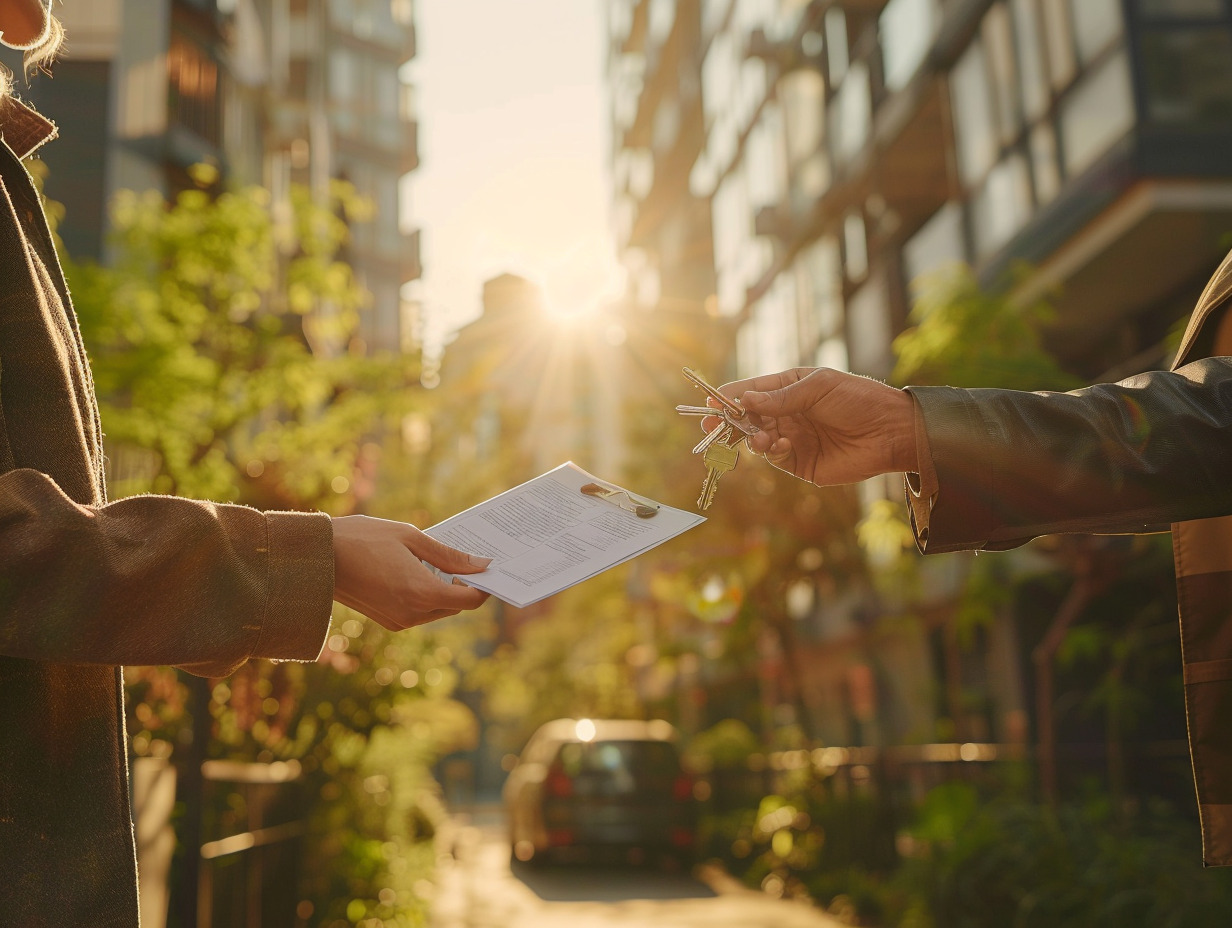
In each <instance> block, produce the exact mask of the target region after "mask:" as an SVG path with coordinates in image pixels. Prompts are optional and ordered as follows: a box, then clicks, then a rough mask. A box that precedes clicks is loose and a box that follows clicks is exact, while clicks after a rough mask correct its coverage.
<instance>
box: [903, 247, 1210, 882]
mask: <svg viewBox="0 0 1232 928" xmlns="http://www.w3.org/2000/svg"><path fill="white" fill-rule="evenodd" d="M1230 302H1232V255H1229V256H1228V257H1227V258H1225V259H1224V261H1223V263H1222V264H1221V265H1220V267H1219V268H1218V270H1216V272H1215V274H1214V275H1213V276H1212V278H1211V280H1210V283H1209V284H1208V285H1207V287H1206V290H1205V291H1204V292H1203V294H1202V296H1201V298H1200V299H1199V301H1198V305H1197V307H1196V308H1195V309H1194V312H1193V315H1192V316H1191V318H1190V321H1189V327H1188V329H1187V331H1186V333H1185V336H1184V340H1183V342H1182V345H1181V348H1180V351H1179V352H1178V354H1177V358H1176V361H1175V362H1174V364H1173V367H1172V369H1171V370H1170V371H1151V372H1148V373H1145V374H1139V375H1137V376H1134V377H1130V378H1128V379H1126V380H1123V381H1121V382H1120V383H1117V384H1098V385H1096V386H1092V387H1087V388H1085V389H1082V390H1075V391H1072V392H1070V393H1027V392H1021V391H1014V390H960V389H955V388H952V387H911V388H910V391H911V394H912V395H913V396H914V397H915V399H916V402H917V409H918V410H919V412H920V413H921V420H922V424H923V432H924V436H923V437H924V439H925V442H926V444H927V446H928V448H929V449H930V454H929V455H927V456H926V457H927V458H929V459H930V461H931V465H932V468H933V469H934V471H935V474H925V475H923V476H922V478H921V483H920V484H919V485H916V484H915V482H914V480H913V479H912V480H909V484H908V502H909V503H910V504H911V510H912V522H913V525H914V528H915V531H916V540H917V544H918V545H919V546H920V548H921V550H923V551H925V552H926V553H934V552H941V551H957V550H972V549H985V550H997V549H1005V548H1012V547H1014V546H1016V545H1020V544H1022V543H1024V542H1025V541H1027V540H1029V539H1031V538H1034V537H1036V536H1039V535H1047V534H1053V533H1059V532H1091V533H1135V532H1149V531H1157V530H1164V529H1167V528H1168V527H1169V526H1171V530H1172V537H1173V550H1174V553H1175V562H1176V576H1177V594H1178V598H1179V602H1180V625H1181V645H1182V650H1183V655H1184V680H1185V704H1186V713H1187V716H1188V721H1189V748H1190V756H1191V759H1192V761H1193V770H1194V780H1195V783H1196V787H1197V796H1198V807H1199V813H1200V816H1201V820H1202V840H1203V859H1204V861H1205V862H1206V863H1207V864H1208V865H1210V866H1229V865H1232V479H1229V475H1232V331H1229V330H1228V327H1227V326H1226V325H1225V324H1224V323H1225V322H1228V321H1229V318H1232V317H1228V314H1227V313H1226V312H1225V311H1226V310H1227V308H1228V305H1229V303H1230ZM927 467H928V461H926V462H924V463H922V464H921V468H922V469H925V470H926V469H927Z"/></svg>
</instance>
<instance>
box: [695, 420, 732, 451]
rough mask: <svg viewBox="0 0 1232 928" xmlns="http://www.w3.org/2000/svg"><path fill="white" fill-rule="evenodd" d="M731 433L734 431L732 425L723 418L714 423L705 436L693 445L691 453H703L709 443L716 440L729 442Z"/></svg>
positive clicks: (711, 443)
mask: <svg viewBox="0 0 1232 928" xmlns="http://www.w3.org/2000/svg"><path fill="white" fill-rule="evenodd" d="M733 434H735V433H734V432H733V431H732V427H731V426H730V425H729V424H728V423H727V421H726V420H724V421H722V422H720V423H719V424H718V425H716V426H715V427H714V428H712V429H711V430H710V431H709V432H707V433H706V437H705V438H703V439H702V440H701V441H699V442H698V443H697V444H696V445H694V446H693V453H694V454H702V453H704V452H705V450H706V449H707V448H709V447H710V446H711V445H713V444H714V443H715V442H716V441H717V442H722V443H724V444H730V443H731V437H732V435H733Z"/></svg>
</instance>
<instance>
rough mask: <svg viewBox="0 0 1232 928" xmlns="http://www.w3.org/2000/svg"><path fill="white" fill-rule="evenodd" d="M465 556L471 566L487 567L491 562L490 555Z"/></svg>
mask: <svg viewBox="0 0 1232 928" xmlns="http://www.w3.org/2000/svg"><path fill="white" fill-rule="evenodd" d="M467 558H468V559H469V560H470V562H471V566H472V567H487V566H488V565H489V564H491V563H492V559H491V558H490V557H480V556H479V555H477V554H468V555H467Z"/></svg>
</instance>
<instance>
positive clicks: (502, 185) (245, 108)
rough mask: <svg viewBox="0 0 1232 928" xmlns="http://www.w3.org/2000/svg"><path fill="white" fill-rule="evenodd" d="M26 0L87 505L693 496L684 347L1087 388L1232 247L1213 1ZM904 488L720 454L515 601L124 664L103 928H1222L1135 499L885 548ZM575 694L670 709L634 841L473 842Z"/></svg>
mask: <svg viewBox="0 0 1232 928" xmlns="http://www.w3.org/2000/svg"><path fill="white" fill-rule="evenodd" d="M56 12H57V14H58V15H60V16H61V17H62V19H63V21H64V23H65V26H66V29H67V33H68V45H67V51H66V54H65V55H64V57H63V59H62V60H61V61H60V62H59V63H58V64H56V66H55V68H54V76H53V77H51V78H48V77H47V76H45V75H39V76H36V77H35V78H34V79H33V80H32V81H31V82H30V83H29V85H28V86H25V85H22V84H21V82H20V81H19V88H20V93H21V95H22V96H23V97H24V98H26V99H28V100H29V101H31V102H33V103H34V104H35V105H36V106H37V107H39V108H40V110H41V111H42V112H44V113H45V114H46V115H47V116H49V117H50V118H52V119H53V120H55V121H56V122H57V123H58V124H59V126H60V132H61V138H60V139H59V140H58V141H56V142H54V143H53V144H51V145H49V146H47V147H46V148H45V149H43V150H42V151H41V152H40V154H39V156H38V158H39V160H37V161H34V162H31V170H32V171H33V172H34V173H35V174H36V176H37V177H38V178H39V179H40V180H41V182H42V183H43V185H44V191H45V195H46V198H47V201H48V208H49V213H50V215H51V217H52V219H53V222H54V223H55V226H56V231H57V233H58V235H59V237H60V242H61V245H62V256H63V260H64V263H65V266H66V269H67V272H68V274H69V277H70V281H71V284H72V286H73V292H74V297H75V302H76V307H77V311H78V314H79V316H80V318H81V324H82V328H83V334H84V336H85V338H86V341H87V344H88V346H89V348H90V350H91V357H92V360H93V367H94V375H95V381H96V386H97V389H98V392H99V396H100V401H101V405H102V407H103V418H104V428H105V430H106V432H107V434H108V436H109V440H110V446H109V456H110V460H109V467H110V471H109V479H110V482H111V492H112V495H113V496H120V495H125V494H129V493H134V492H145V491H155V492H171V493H180V494H185V495H192V496H202V497H207V498H213V499H220V500H228V501H235V502H243V503H248V504H251V505H254V506H258V507H263V508H281V509H310V508H315V509H322V510H325V511H328V512H331V513H334V514H343V513H350V512H365V513H369V514H372V515H378V516H382V517H388V518H396V519H404V520H408V521H411V522H414V523H415V524H417V525H420V526H425V527H426V526H428V525H431V524H433V523H435V522H437V521H440V520H441V519H443V518H445V517H447V516H449V515H451V514H453V513H455V512H457V511H460V510H461V509H464V508H466V507H468V506H470V505H473V504H474V503H476V502H479V501H481V500H483V499H485V498H487V497H488V496H491V495H493V494H495V493H497V492H500V491H503V490H505V489H507V488H509V487H511V486H513V485H515V484H517V483H520V482H521V481H523V480H525V479H528V478H529V477H531V476H534V475H536V474H538V473H541V472H542V471H544V470H547V469H549V468H550V467H553V466H555V465H556V464H558V463H560V462H562V461H564V460H568V459H572V460H573V461H575V462H577V463H578V464H580V465H581V466H583V467H584V468H586V469H588V470H590V471H591V472H592V473H595V474H597V475H600V476H602V477H604V478H605V479H608V480H612V481H615V482H618V483H622V484H624V485H626V486H629V487H630V488H633V489H635V490H636V491H637V492H639V493H642V494H646V495H649V496H651V497H654V498H656V499H659V500H662V501H664V502H667V503H670V504H672V505H675V506H679V507H684V508H690V507H692V506H693V505H694V500H695V499H696V496H697V493H698V491H699V489H700V486H701V481H702V477H703V468H702V467H701V464H700V462H699V461H698V460H697V459H696V458H694V457H693V456H692V455H690V454H689V449H690V448H691V447H692V445H693V444H694V442H695V441H696V440H697V438H698V437H699V436H698V435H697V432H696V425H695V424H694V423H693V422H692V421H688V422H681V421H677V420H678V417H677V416H676V415H675V414H674V412H673V411H672V407H673V406H674V405H676V404H677V403H692V402H697V401H698V400H699V399H700V394H698V393H696V392H695V391H694V390H693V389H692V388H691V387H690V386H689V385H688V383H687V382H686V381H685V380H684V378H683V377H682V376H681V374H680V368H681V367H682V366H690V367H693V368H696V369H697V370H699V371H700V372H701V373H702V374H703V375H704V376H706V377H707V379H709V380H710V381H711V382H714V383H721V382H723V381H724V380H727V379H731V378H733V377H737V376H747V375H751V374H755V373H762V372H768V371H776V370H780V369H783V368H788V367H793V366H797V365H817V364H822V365H828V366H833V367H838V368H842V369H848V370H852V371H855V372H858V373H862V374H867V375H870V376H873V377H877V378H881V379H885V380H888V381H889V382H891V383H895V384H907V383H949V384H953V385H957V386H1003V387H1012V388H1019V389H1069V388H1072V387H1075V386H1079V385H1081V384H1084V383H1088V382H1094V381H1098V380H1110V379H1120V378H1122V377H1125V376H1128V375H1130V374H1133V373H1136V372H1139V371H1143V370H1148V369H1155V368H1161V367H1166V366H1167V365H1168V364H1169V363H1170V360H1171V357H1172V354H1173V352H1174V351H1175V348H1176V345H1177V343H1178V342H1179V333H1180V330H1181V328H1182V327H1183V325H1184V322H1185V319H1186V317H1187V315H1188V312H1189V311H1190V309H1191V308H1192V306H1193V304H1194V302H1195V300H1196V298H1197V296H1198V294H1199V293H1200V292H1201V290H1202V287H1203V285H1204V283H1205V281H1206V279H1207V277H1208V276H1209V275H1210V273H1211V272H1212V271H1213V270H1214V268H1215V266H1216V265H1217V264H1218V262H1219V261H1220V259H1221V258H1222V257H1223V255H1224V254H1226V252H1227V251H1228V249H1229V248H1230V247H1232V4H1230V3H1229V2H1227V0H995V2H994V0H889V2H882V0H518V2H516V3H508V2H505V3H502V2H498V0H213V2H210V0H90V2H74V0H69V2H66V3H64V4H63V5H59V4H57V6H56ZM5 61H6V62H7V63H8V64H9V66H10V68H14V69H17V68H18V67H19V65H18V63H17V62H16V60H15V59H14V57H13V56H12V55H10V56H9V57H8V58H6V59H5ZM902 492H903V491H902V486H901V479H893V480H873V481H869V482H867V483H865V484H863V485H860V486H858V487H854V488H842V489H827V490H818V489H816V488H813V487H810V486H808V485H805V484H803V483H799V482H795V481H793V480H791V479H790V478H788V477H786V476H785V475H782V474H779V473H778V472H775V471H773V470H772V469H771V468H769V467H768V466H767V465H766V464H765V463H764V462H763V461H759V460H752V459H751V458H750V457H749V456H746V460H745V461H744V462H743V463H742V464H741V465H740V466H739V467H738V468H737V469H736V470H735V471H734V472H733V473H731V474H730V475H728V476H726V477H725V478H724V479H723V482H722V486H721V488H720V490H719V493H718V496H717V500H716V503H715V506H714V507H713V508H712V509H711V510H710V511H709V512H708V513H707V514H708V516H709V517H710V519H709V521H708V522H707V523H706V524H705V525H704V526H703V527H701V528H699V529H698V530H696V531H694V532H692V533H689V534H688V535H687V536H685V537H683V538H680V539H677V540H676V541H674V542H672V543H670V544H668V545H665V546H663V547H662V548H660V549H657V550H656V551H654V552H652V553H651V554H648V555H646V556H644V557H642V558H640V559H638V560H636V561H634V562H632V563H631V564H628V565H626V566H624V567H622V568H620V569H617V570H615V571H612V572H609V573H607V574H605V575H603V576H601V577H599V578H596V579H594V580H592V581H590V582H588V583H586V584H584V585H582V586H580V587H576V588H574V589H572V590H569V591H567V592H566V593H563V594H561V595H559V596H557V597H555V598H553V599H551V600H549V601H546V602H544V603H541V604H538V605H536V606H534V607H532V608H529V609H513V608H510V607H508V606H505V605H503V604H501V603H499V602H496V601H491V602H489V603H488V604H487V605H486V606H485V607H484V608H483V609H481V610H480V611H478V612H476V613H474V614H470V615H465V616H459V617H456V618H453V619H449V620H445V621H442V622H438V623H436V624H434V625H430V626H427V627H424V628H421V629H416V630H413V631H410V632H406V633H402V634H400V635H396V636H395V635H390V634H388V633H386V632H384V631H383V630H381V629H380V628H379V627H377V626H375V625H374V624H373V623H370V622H368V621H367V620H365V619H363V618H362V617H361V616H359V615H357V614H354V613H350V612H348V611H347V610H345V609H343V608H342V607H337V609H336V612H335V616H334V622H333V627H332V629H331V632H330V635H329V638H328V642H327V645H326V649H325V651H324V653H323V655H322V657H321V659H320V660H319V661H318V662H317V663H315V664H309V665H301V664H285V663H284V664H274V663H254V664H251V665H249V666H246V667H244V668H242V669H241V670H240V671H238V672H237V673H235V674H234V675H233V676H232V677H230V678H228V679H222V680H203V679H199V678H194V677H190V676H188V675H186V674H183V673H181V672H177V671H175V670H172V669H169V668H148V667H139V668H138V667H134V668H128V669H127V671H126V677H127V681H128V696H129V710H130V712H129V715H130V717H129V735H130V739H131V745H132V774H133V787H134V803H135V809H136V816H137V821H136V826H137V835H138V843H139V856H140V862H141V873H142V881H141V888H142V905H143V923H145V924H148V925H153V926H155V928H160V926H163V925H168V926H181V928H186V926H194V925H197V926H210V925H212V926H269V928H274V926H284V925H285V926H292V925H296V926H308V925H311V926H327V928H342V926H348V925H363V926H367V928H381V926H418V925H433V926H437V928H453V926H462V925H467V926H482V925H487V924H493V925H496V924H500V925H521V924H524V923H525V924H532V923H533V924H536V925H539V924H548V923H553V922H552V921H551V920H552V919H557V920H558V921H557V922H555V923H559V924H570V925H579V926H587V925H591V924H595V925H609V924H610V925H635V924H636V925H642V924H646V925H672V924H682V925H683V924H697V923H699V922H700V921H706V922H708V923H711V924H715V925H728V924H730V925H732V926H736V925H740V926H748V925H759V924H767V925H769V924H775V925H795V924H801V925H836V924H850V925H869V926H878V928H889V926H918V928H928V926H936V928H951V926H997V928H1000V926H1006V925H1017V926H1049V928H1055V926H1091V925H1104V924H1107V925H1117V926H1136V925H1143V926H1147V925H1149V926H1159V925H1183V926H1205V925H1212V926H1214V925H1219V926H1223V925H1227V924H1228V923H1229V920H1230V919H1232V877H1230V876H1229V874H1227V873H1226V872H1224V871H1204V870H1203V869H1202V866H1201V855H1200V848H1199V837H1198V825H1197V815H1196V808H1195V802H1194V798H1193V793H1192V777H1191V773H1190V768H1189V762H1188V756H1187V753H1186V744H1185V737H1186V732H1185V717H1184V707H1183V699H1182V688H1181V663H1180V645H1179V638H1178V634H1177V627H1176V619H1175V615H1176V603H1175V588H1174V581H1173V576H1172V566H1171V550H1170V541H1169V537H1168V536H1167V535H1157V536H1142V537H1103V538H1087V537H1066V538H1044V539H1039V540H1037V541H1036V542H1033V543H1032V544H1030V545H1027V546H1025V547H1024V548H1021V549H1019V550H1016V551H1013V552H1007V553H1001V554H995V555H981V556H979V557H976V556H974V555H967V554H949V555H941V556H935V557H930V558H928V559H923V558H921V557H919V556H918V555H917V554H916V552H915V548H914V545H913V542H912V538H911V533H910V531H909V529H908V527H907V525H906V523H905V521H904V519H905V509H904V506H903V504H902ZM557 719H567V720H576V721H569V722H566V723H562V724H558V725H557V726H556V727H555V728H553V729H551V730H552V731H558V730H563V731H565V732H566V734H567V735H568V732H574V733H575V734H574V735H568V737H567V738H566V741H569V739H572V741H571V742H570V743H574V742H576V743H574V746H573V747H572V748H567V749H561V753H560V755H559V757H558V758H557V760H554V759H553V758H556V757H557V755H555V754H552V753H551V752H550V751H547V749H544V750H543V751H540V752H539V753H535V752H534V751H533V750H528V751H527V752H526V753H525V755H523V756H522V759H521V760H519V755H522V754H523V748H524V747H525V746H526V745H527V741H528V739H530V737H531V735H532V734H533V733H534V732H535V731H536V730H537V729H538V728H539V726H540V725H542V724H544V723H547V722H550V721H552V720H557ZM591 720H597V723H598V725H599V727H598V728H596V723H592V722H591ZM604 720H643V721H647V722H650V723H651V724H650V726H648V727H646V730H647V731H651V732H657V734H654V735H653V737H654V738H655V739H657V740H662V741H664V743H671V744H673V745H674V746H675V747H674V751H675V754H674V756H675V758H676V759H674V760H670V764H669V761H668V760H665V759H662V758H660V760H656V761H655V763H656V764H669V765H668V766H663V767H662V770H664V771H668V772H665V773H664V774H663V776H662V777H661V778H660V779H662V784H663V789H665V790H669V791H670V803H671V808H673V809H679V808H681V807H687V808H688V810H689V812H688V815H687V816H686V817H685V818H683V819H681V820H680V822H682V823H683V824H679V823H678V827H677V830H676V831H674V832H672V835H673V837H672V838H671V841H673V842H675V843H674V844H672V845H671V847H670V850H672V851H673V859H674V860H675V862H676V863H677V864H680V866H677V867H667V866H659V865H658V864H657V862H656V860H657V859H656V858H655V856H654V854H653V853H652V852H655V851H657V850H660V849H658V848H655V847H642V846H641V845H640V844H639V843H638V841H637V840H633V839H630V838H629V837H628V836H627V835H626V836H623V837H621V836H616V837H615V838H613V845H614V847H613V848H604V849H603V850H606V851H613V852H614V853H615V855H616V856H615V857H612V856H611V855H610V854H594V855H584V854H582V853H581V851H583V850H596V849H595V848H582V847H577V846H576V845H577V841H576V840H575V839H576V837H577V835H576V834H575V833H573V832H571V831H570V829H569V828H564V827H556V828H551V827H549V828H547V829H546V830H543V833H542V834H538V835H537V836H536V835H531V834H530V833H529V832H528V833H527V835H524V836H523V837H522V839H521V840H522V842H523V843H522V845H521V846H522V849H523V853H519V852H518V846H519V845H517V844H513V845H511V843H510V833H509V823H508V822H507V821H506V819H505V815H506V809H505V806H504V805H503V804H502V794H501V790H502V787H503V786H504V785H505V782H506V778H507V777H508V776H509V775H510V773H511V772H514V773H515V780H513V781H511V782H525V781H527V780H529V781H531V782H532V783H537V784H540V785H541V787H542V789H541V792H542V795H540V794H538V793H536V794H535V795H536V796H538V797H539V798H537V799H534V800H533V802H535V803H539V805H537V806H535V808H536V809H538V810H539V811H538V812H536V813H535V814H538V815H541V816H544V817H549V816H550V814H555V813H552V812H551V811H550V809H549V801H550V800H553V801H554V800H561V801H563V800H565V799H568V798H570V797H574V798H577V797H585V796H588V795H590V794H589V793H587V792H586V790H587V789H590V787H587V786H586V785H585V783H586V782H589V781H586V780H585V779H584V773H585V771H587V770H590V767H588V766H587V764H589V763H590V761H588V760H586V759H585V758H586V757H589V756H590V755H587V754H585V753H584V752H583V753H581V754H579V753H578V751H581V750H582V748H579V747H578V744H582V745H583V746H584V745H586V744H591V743H592V742H594V741H595V738H596V735H595V732H596V731H599V732H602V731H603V730H606V729H604V728H603V723H604ZM583 723H585V724H583ZM664 723H666V725H664ZM584 735H589V738H587V737H584ZM600 740H602V738H601V737H600ZM592 746H595V745H592ZM553 750H555V749H553ZM638 750H639V751H640V750H643V749H641V748H639V749H638ZM655 750H656V751H657V750H658V749H657V748H656V749H655ZM622 751H623V752H624V753H623V754H622V753H621V752H622ZM635 753H636V752H632V751H631V749H628V750H627V749H625V748H620V749H618V750H615V753H612V752H610V751H609V752H608V753H601V754H598V755H595V756H596V757H602V758H607V759H608V760H610V761H611V764H609V769H610V770H617V769H620V770H624V769H625V768H624V767H622V764H625V763H626V761H627V759H628V758H630V757H634V756H635ZM638 756H640V755H638ZM655 756H656V757H660V755H658V754H656V755H655ZM665 756H666V755H664V757H665ZM621 758H625V760H622V759H621ZM558 761H559V762H558ZM604 763H607V761H604ZM628 763H629V771H633V773H628V776H626V777H625V779H626V780H627V781H628V782H630V783H631V782H633V780H636V779H637V778H636V776H634V773H635V772H636V771H637V770H638V769H641V766H642V765H641V762H632V761H629V762H628ZM570 764H572V765H573V766H572V767H571V766H570ZM535 765H538V766H537V767H536V766H535ZM600 766H602V765H600ZM656 769H658V768H656ZM519 770H520V771H521V772H520V773H518V771H519ZM536 771H537V773H536ZM536 777H537V779H536ZM630 777H632V778H633V779H629V778H630ZM613 782H614V781H613ZM607 788H608V787H604V789H607ZM621 788H622V789H623V788H624V787H621ZM630 788H631V787H630ZM650 788H651V787H649V786H647V789H650ZM595 789H599V787H595ZM611 789H616V787H611ZM595 795H598V794H597V793H596V794H595ZM545 797H546V798H545ZM506 798H509V796H508V795H507V796H506ZM517 801H524V800H516V797H515V798H514V799H510V803H511V806H510V807H511V808H513V807H514V806H516V802H517ZM647 801H649V800H647ZM552 808H556V807H555V806H553V807H552ZM527 814H530V813H527ZM674 814H675V813H673V815H674ZM541 830H542V829H541ZM565 851H567V852H568V853H564V852H565ZM574 851H577V853H576V854H575V853H573V852H574ZM548 852H551V854H549V853H548ZM544 856H549V857H552V858H557V859H552V860H549V863H548V866H546V867H544V866H540V861H541V859H542V858H543V857H544ZM511 858H512V862H511ZM630 866H631V867H632V868H633V869H631V870H630V869H628V868H629V867H630Z"/></svg>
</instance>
